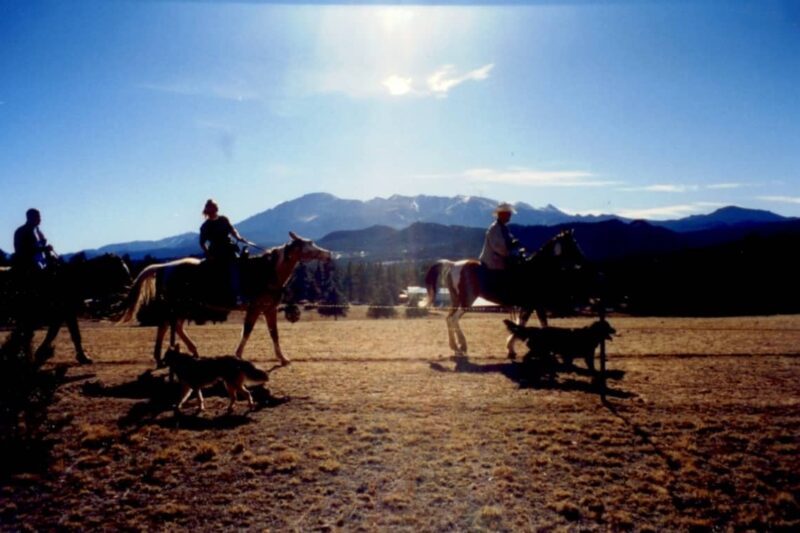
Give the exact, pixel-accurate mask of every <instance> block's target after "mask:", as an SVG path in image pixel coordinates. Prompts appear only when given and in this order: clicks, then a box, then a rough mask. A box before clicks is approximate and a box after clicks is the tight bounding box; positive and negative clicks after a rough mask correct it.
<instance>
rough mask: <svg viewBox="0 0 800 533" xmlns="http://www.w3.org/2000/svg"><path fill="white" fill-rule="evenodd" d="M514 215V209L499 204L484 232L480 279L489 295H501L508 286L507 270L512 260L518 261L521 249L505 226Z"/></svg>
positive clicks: (504, 203)
mask: <svg viewBox="0 0 800 533" xmlns="http://www.w3.org/2000/svg"><path fill="white" fill-rule="evenodd" d="M514 213H516V210H515V209H514V207H513V206H512V205H511V204H509V203H507V202H502V203H500V204H499V205H498V206H497V207H496V208H495V210H494V213H493V214H494V217H495V221H494V222H493V223H492V225H491V226H489V229H488V230H486V237H485V239H484V241H483V249H482V250H481V255H480V261H481V266H482V267H483V268H482V269H481V274H482V275H481V278H482V280H481V281H482V282H483V283H484V286H485V288H486V289H487V292H488V293H489V294H498V295H499V294H502V293H504V292H505V288H506V286H507V285H508V280H507V277H508V272H507V271H508V270H509V269H510V268H512V267H513V265H514V262H515V261H514V260H515V259H516V260H519V259H520V257H521V252H522V249H521V248H520V246H519V241H518V240H517V239H515V238H514V236H513V235H511V232H510V231H509V230H508V226H507V224H508V223H509V221H510V220H511V215H513V214H514Z"/></svg>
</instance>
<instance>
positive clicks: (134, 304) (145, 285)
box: [117, 265, 164, 322]
mask: <svg viewBox="0 0 800 533" xmlns="http://www.w3.org/2000/svg"><path fill="white" fill-rule="evenodd" d="M163 266H164V265H150V266H148V267H146V268H145V269H144V270H142V271H141V272H140V273H139V275H138V276H136V279H135V280H134V281H133V287H131V290H130V292H129V293H128V297H127V298H126V299H125V302H124V307H125V311H124V312H123V314H122V317H120V319H119V320H118V321H117V322H130V321H131V320H133V317H135V316H136V313H138V312H139V309H141V308H142V306H143V305H145V304H147V303H148V302H151V301H152V300H153V299H155V297H156V275H157V274H158V271H159V270H160V269H161V268H162V267H163Z"/></svg>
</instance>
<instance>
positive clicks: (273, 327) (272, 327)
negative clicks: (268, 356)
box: [264, 305, 291, 365]
mask: <svg viewBox="0 0 800 533" xmlns="http://www.w3.org/2000/svg"><path fill="white" fill-rule="evenodd" d="M264 317H265V318H266V320H267V329H268V330H269V336H270V337H272V347H273V348H274V350H275V356H276V357H277V358H278V359H280V361H281V364H282V365H288V364H289V363H290V362H291V361H289V358H288V357H286V356H284V355H283V352H281V345H280V343H279V342H278V307H277V306H275V305H273V306H270V307H268V308H267V310H266V311H264Z"/></svg>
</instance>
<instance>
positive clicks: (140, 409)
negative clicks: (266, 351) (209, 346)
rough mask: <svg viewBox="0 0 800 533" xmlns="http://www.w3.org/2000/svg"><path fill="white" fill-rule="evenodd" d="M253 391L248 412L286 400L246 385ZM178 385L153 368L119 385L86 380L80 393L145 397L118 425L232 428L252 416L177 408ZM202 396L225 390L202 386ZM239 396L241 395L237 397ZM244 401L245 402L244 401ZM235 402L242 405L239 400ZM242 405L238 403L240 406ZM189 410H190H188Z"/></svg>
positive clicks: (223, 394)
mask: <svg viewBox="0 0 800 533" xmlns="http://www.w3.org/2000/svg"><path fill="white" fill-rule="evenodd" d="M248 389H249V390H250V393H251V394H252V395H253V401H254V403H255V405H254V406H253V407H252V408H249V409H248V411H247V413H248V414H249V413H250V412H257V411H261V410H262V409H269V408H273V407H277V406H279V405H282V404H284V403H286V402H288V401H289V398H281V397H276V396H273V395H272V393H271V392H270V390H269V389H268V388H266V387H264V386H263V385H259V386H253V387H249V388H248ZM180 392H181V386H180V384H179V383H178V382H177V381H174V382H170V380H169V379H168V374H167V373H164V374H163V375H156V374H155V372H154V371H153V370H146V371H145V372H142V373H141V374H139V376H137V377H136V379H134V380H132V381H128V382H125V383H120V384H118V385H110V386H107V385H104V384H102V383H100V382H98V381H93V382H90V383H86V384H84V386H83V393H84V394H85V395H86V396H90V397H95V398H125V399H134V400H144V401H141V402H137V403H135V404H133V405H132V406H131V408H130V409H129V410H128V412H127V413H126V414H125V415H123V416H122V417H121V418H120V419H119V421H118V424H119V426H120V427H130V426H135V427H142V426H146V425H149V424H154V425H158V426H162V427H170V428H181V429H190V430H207V429H232V428H235V427H239V426H242V425H244V424H249V423H251V422H252V419H251V418H250V417H249V416H247V414H239V413H237V414H234V413H224V414H222V415H219V416H215V417H213V418H206V417H204V416H201V414H200V413H193V412H192V411H190V410H187V411H186V412H181V411H177V410H176V408H175V404H176V403H177V401H178V398H179V396H180ZM203 396H204V397H205V398H210V397H223V398H225V399H227V398H228V393H227V391H226V390H225V387H224V385H222V383H217V384H215V385H214V386H212V387H208V388H205V389H203ZM238 399H239V400H242V399H243V398H238ZM245 404H246V402H245ZM236 405H239V406H241V405H242V403H237V404H236ZM240 409H241V407H240ZM168 411H170V412H172V413H173V416H172V417H171V418H163V417H161V418H159V417H160V415H162V414H163V413H165V412H168ZM189 413H192V414H189Z"/></svg>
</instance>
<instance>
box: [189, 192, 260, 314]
mask: <svg viewBox="0 0 800 533" xmlns="http://www.w3.org/2000/svg"><path fill="white" fill-rule="evenodd" d="M203 216H205V218H206V220H205V222H203V224H202V225H201V226H200V248H202V249H203V253H204V255H205V257H206V259H207V260H208V262H209V265H210V266H211V267H212V269H213V270H215V271H216V273H217V275H219V276H220V277H227V289H228V295H227V296H228V297H227V298H226V299H229V300H231V301H232V303H233V304H234V305H235V306H237V307H238V306H240V305H243V304H244V299H243V296H242V291H241V279H240V278H241V275H240V271H239V265H238V264H237V259H238V257H239V247H238V245H237V244H236V243H237V242H244V243H249V241H247V240H246V239H245V238H244V237H242V236H241V235H240V234H239V232H238V231H237V230H236V228H235V227H234V226H233V224H231V221H230V220H228V217H226V216H223V215H220V214H219V205H217V202H216V201H214V200H213V199H211V198H209V199H208V201H207V202H206V205H205V207H204V208H203Z"/></svg>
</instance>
